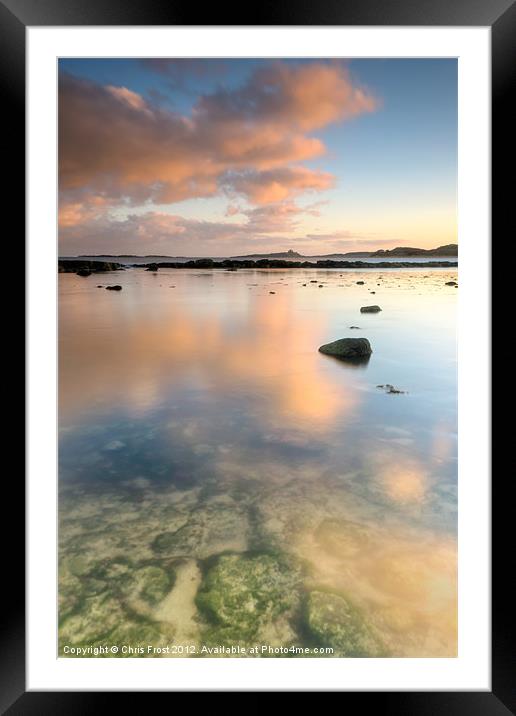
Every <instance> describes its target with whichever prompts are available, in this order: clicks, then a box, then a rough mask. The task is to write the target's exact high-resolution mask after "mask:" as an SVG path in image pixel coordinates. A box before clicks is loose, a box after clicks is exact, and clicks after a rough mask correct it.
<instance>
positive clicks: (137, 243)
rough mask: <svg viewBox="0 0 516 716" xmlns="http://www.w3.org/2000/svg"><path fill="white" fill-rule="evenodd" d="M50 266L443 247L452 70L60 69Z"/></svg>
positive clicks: (452, 224) (450, 184) (281, 63)
mask: <svg viewBox="0 0 516 716" xmlns="http://www.w3.org/2000/svg"><path fill="white" fill-rule="evenodd" d="M58 132H59V253H60V255H61V256H73V255H79V254H86V255H87V254H120V255H121V254H137V255H146V254H155V255H167V256H211V257H218V256H234V255H239V254H251V253H265V252H278V251H285V250H288V249H293V250H295V251H299V252H300V253H302V254H305V255H320V254H329V253H345V252H350V251H369V250H377V249H381V248H383V249H386V248H394V247H395V246H416V247H423V248H434V247H436V246H440V245H443V244H449V243H456V242H457V217H456V196H457V187H456V183H457V62H456V60H453V59H365V60H363V59H360V60H343V59H327V58H323V59H313V58H310V59H164V58H159V59H151V58H148V59H62V60H60V61H59V120H58Z"/></svg>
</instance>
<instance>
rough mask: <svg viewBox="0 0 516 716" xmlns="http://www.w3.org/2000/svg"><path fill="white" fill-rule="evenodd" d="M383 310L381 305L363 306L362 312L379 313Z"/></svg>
mask: <svg viewBox="0 0 516 716" xmlns="http://www.w3.org/2000/svg"><path fill="white" fill-rule="evenodd" d="M381 310H382V309H381V308H380V306H362V307H361V309H360V313H378V312H379V311H381Z"/></svg>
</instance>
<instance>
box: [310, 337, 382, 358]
mask: <svg viewBox="0 0 516 716" xmlns="http://www.w3.org/2000/svg"><path fill="white" fill-rule="evenodd" d="M319 352H320V353H324V354H325V355H328V356H335V357H336V358H344V359H350V360H353V359H357V358H366V357H369V356H370V355H371V353H372V352H373V350H372V348H371V344H370V343H369V341H368V340H367V338H340V339H339V340H337V341H333V342H332V343H325V344H324V345H323V346H321V347H320V348H319Z"/></svg>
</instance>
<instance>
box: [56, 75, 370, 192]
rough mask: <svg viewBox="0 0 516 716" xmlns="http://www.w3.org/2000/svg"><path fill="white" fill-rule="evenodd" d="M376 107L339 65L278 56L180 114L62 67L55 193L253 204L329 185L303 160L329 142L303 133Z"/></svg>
mask: <svg viewBox="0 0 516 716" xmlns="http://www.w3.org/2000/svg"><path fill="white" fill-rule="evenodd" d="M375 108H376V100H375V99H374V98H373V97H372V96H371V95H370V94H369V93H367V92H366V91H365V90H363V89H362V88H360V87H357V86H355V85H354V84H353V82H352V81H351V79H350V76H349V74H348V72H347V70H346V69H345V68H344V67H342V66H341V65H337V64H324V63H321V62H314V63H311V64H303V65H287V64H285V63H280V62H277V63H274V64H273V65H267V66H266V67H262V68H258V69H255V70H254V72H253V73H252V74H251V75H250V77H249V78H248V80H247V81H246V82H245V83H244V84H243V85H242V86H241V87H239V88H237V89H225V88H221V89H218V90H216V91H215V92H212V93H211V94H205V95H201V96H200V97H198V98H197V101H196V102H195V104H194V105H193V107H192V111H191V112H190V113H189V114H188V115H186V114H181V113H178V112H173V111H170V110H169V109H164V108H163V107H160V106H159V105H154V104H153V103H152V101H151V100H149V101H147V100H145V99H144V98H143V97H142V96H141V95H139V94H138V93H136V92H133V91H132V90H130V89H128V88H127V87H114V86H112V85H109V86H100V85H98V84H96V83H93V82H90V81H87V80H84V79H79V78H77V77H74V76H72V75H68V74H62V75H61V77H60V85H59V170H60V172H59V176H60V190H61V191H62V192H63V196H64V198H65V200H66V201H67V202H68V203H70V204H71V203H74V202H75V203H78V200H77V197H75V196H74V195H75V194H77V195H79V194H81V195H84V193H85V192H90V193H91V194H92V195H97V196H102V197H103V198H104V200H105V201H106V202H111V203H113V204H116V203H117V202H118V203H131V204H141V203H144V202H155V203H172V202H178V201H181V200H184V199H189V198H194V197H195V198H197V197H210V196H214V195H217V194H220V193H221V192H226V193H227V192H230V193H233V194H240V195H242V196H244V197H245V198H247V199H248V200H249V201H251V202H253V203H256V204H267V203H271V202H274V203H275V202H278V201H280V200H290V199H291V198H292V197H293V196H297V195H298V194H300V193H302V192H304V191H321V190H323V189H326V188H328V187H329V186H331V185H332V182H333V178H332V177H331V175H329V174H327V173H324V172H318V171H314V170H311V169H308V168H306V167H303V166H299V163H300V162H303V161H306V160H309V159H313V158H315V157H318V156H321V155H322V154H324V152H325V146H324V144H323V142H322V141H321V139H319V138H317V137H314V136H311V135H310V134H309V133H310V132H313V131H315V130H318V129H322V128H323V127H325V126H327V125H328V124H330V123H333V122H339V121H343V120H345V119H349V118H350V117H353V116H356V115H358V114H361V113H364V112H371V111H373V110H374V109H375Z"/></svg>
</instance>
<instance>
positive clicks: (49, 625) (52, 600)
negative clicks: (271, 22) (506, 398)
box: [27, 27, 491, 691]
mask: <svg viewBox="0 0 516 716" xmlns="http://www.w3.org/2000/svg"><path fill="white" fill-rule="evenodd" d="M27 48H28V49H27V53H28V58H27V59H28V62H27V68H28V90H27V97H28V104H27V107H28V109H27V111H28V117H27V119H28V125H27V126H28V178H27V188H28V216H27V219H28V223H27V226H28V311H29V314H28V316H29V324H28V347H29V355H28V387H29V391H28V394H29V416H28V429H29V432H28V436H29V450H28V484H27V488H28V505H27V516H28V592H27V606H28V625H27V626H28V641H27V689H28V690H30V691H33V690H65V689H69V690H89V689H91V690H117V689H119V690H140V691H141V690H153V689H160V690H173V689H206V690H217V689H221V690H228V689H252V690H258V689H267V690H273V689H294V690H303V689H310V690H314V689H342V690H432V689H440V690H489V689H490V681H491V675H490V588H489V580H490V557H489V554H490V518H489V511H490V510H489V508H490V479H489V478H490V475H489V451H490V445H489V382H488V375H489V357H488V345H489V305H490V299H489V273H490V250H489V243H490V193H489V192H490V189H489V187H490V149H489V147H490V28H460V29H457V28H393V27H385V28H383V27H381V28H380V27H375V28H355V27H353V28H350V27H347V28H342V27H330V28H321V27H308V28H306V27H305V28H297V27H287V28H284V27H282V28H278V27H261V28H250V27H245V28H243V27H239V28H237V27H232V28H222V27H220V28H219V27H216V28H214V27H210V28H208V27H204V28H201V27H194V28H192V27H188V28H170V27H155V28H136V27H129V28H128V27H124V28H105V27H102V28H86V27H80V28H39V27H38V28H27ZM136 55H138V56H152V57H155V56H165V57H167V56H168V57H169V56H185V57H188V56H194V57H199V56H225V57H228V56H234V57H238V56H246V57H249V56H262V57H265V56H274V57H286V56H289V57H295V56H300V57H310V56H317V57H331V56H338V57H403V56H411V57H425V56H426V57H458V58H459V195H458V196H459V243H460V289H459V366H460V368H459V406H460V409H459V468H460V469H459V555H460V559H459V656H458V658H456V659H384V660H382V659H344V660H341V659H331V658H330V659H58V658H56V630H57V623H56V587H55V573H56V569H55V568H56V564H55V556H56V434H55V427H54V426H55V425H56V405H55V403H56V401H55V396H56V335H57V333H56V295H57V294H56V286H57V284H56V254H55V251H54V247H55V237H56V196H55V187H56V184H57V167H56V159H55V158H56V149H57V147H56V58H57V57H59V56H61V57H62V56H69V57H77V56H82V57H85V56H107V57H109V56H118V57H121V56H125V57H134V56H136ZM472 396H474V406H472V408H471V409H468V408H467V406H468V402H469V401H470V400H473V397H472Z"/></svg>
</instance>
